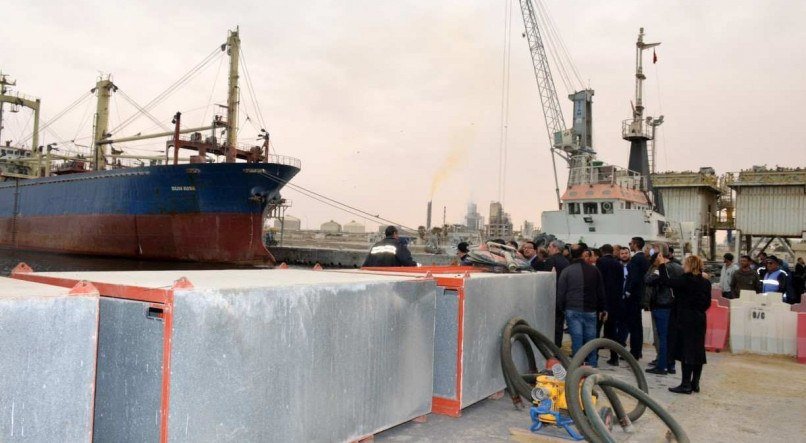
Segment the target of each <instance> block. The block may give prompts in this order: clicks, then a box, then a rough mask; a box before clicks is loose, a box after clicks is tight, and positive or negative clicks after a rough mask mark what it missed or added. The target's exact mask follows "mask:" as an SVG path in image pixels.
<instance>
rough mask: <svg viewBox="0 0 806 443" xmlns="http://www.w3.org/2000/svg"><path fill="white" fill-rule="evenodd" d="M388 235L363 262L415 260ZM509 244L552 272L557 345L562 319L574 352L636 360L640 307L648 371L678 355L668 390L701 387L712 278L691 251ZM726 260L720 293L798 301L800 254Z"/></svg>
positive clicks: (635, 243)
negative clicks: (646, 326) (602, 348)
mask: <svg viewBox="0 0 806 443" xmlns="http://www.w3.org/2000/svg"><path fill="white" fill-rule="evenodd" d="M385 234H386V238H385V239H383V240H381V241H380V242H378V243H376V244H375V245H373V247H372V249H371V250H370V253H369V254H368V256H367V259H366V261H365V263H364V266H365V267H367V266H417V263H416V262H415V261H414V260H413V259H412V257H411V253H410V252H409V250H408V248H406V246H405V244H403V243H401V242H400V240H399V238H398V233H397V229H396V228H395V227H394V226H389V227H388V228H387V229H386V233H385ZM498 242H500V243H501V244H505V242H504V241H503V240H500V241H498ZM507 246H509V247H511V249H513V250H517V253H518V254H519V258H523V259H524V260H526V261H527V262H528V263H529V265H530V266H531V268H532V269H534V270H535V271H554V272H555V273H556V278H557V297H556V311H555V314H556V315H555V325H554V326H555V327H554V331H555V332H554V342H555V344H556V345H557V346H558V347H561V346H562V344H563V343H562V341H563V333H564V331H565V330H566V325H567V331H568V333H569V335H570V336H571V349H572V352H573V353H574V354H576V353H577V351H578V350H579V349H580V348H582V346H584V345H585V343H587V342H589V341H591V340H593V339H594V338H597V337H600V336H604V337H605V338H608V339H611V340H613V341H615V342H617V343H619V344H621V345H622V346H625V347H629V352H630V354H632V356H633V357H635V359H636V360H641V359H642V358H643V353H642V349H643V344H644V337H643V335H644V333H643V324H642V311H650V312H651V318H652V331H653V337H654V343H653V345H654V347H655V351H656V356H657V357H656V359H655V360H653V361H651V362H649V363H648V365H647V368H646V369H645V370H646V372H648V373H651V374H656V375H667V374H676V373H677V369H676V362H678V361H679V362H680V364H681V367H680V369H681V371H682V374H681V375H682V380H681V383H680V385H679V386H675V387H672V388H669V390H670V391H672V392H675V393H680V394H691V393H692V392H699V391H700V377H701V375H702V368H703V365H704V364H705V363H706V356H705V332H706V314H705V313H706V311H707V310H708V308H709V307H710V306H711V282H710V280H709V276H708V275H707V274H706V273H705V271H704V262H703V260H702V259H701V258H700V257H698V256H696V255H689V256H686V257H685V258H684V259H683V261H682V262H680V261H678V260H677V259H676V258H675V256H674V250H673V249H672V247H670V246H668V245H667V244H664V243H659V244H647V243H646V242H645V241H644V239H643V238H641V237H633V238H632V239H631V240H630V241H629V243H628V244H627V246H621V245H610V244H605V245H602V247H601V248H598V249H597V248H590V247H588V245H586V244H585V243H575V244H569V245H566V244H564V243H563V242H562V241H560V240H554V241H551V242H550V243H548V245H547V246H546V247H538V246H537V245H536V244H535V243H534V242H532V241H525V242H523V243H521V244H520V245H519V244H518V243H517V242H514V241H512V242H510V243H508V244H507ZM469 253H470V249H469V245H468V244H467V243H466V242H462V243H459V244H458V246H457V252H456V254H457V262H456V264H459V265H470V264H472V262H471V260H470V255H469ZM723 263H724V265H723V267H722V272H721V274H720V280H719V286H720V288H721V289H722V294H723V296H724V297H726V298H729V299H730V298H737V297H739V294H740V293H741V291H745V290H751V291H755V292H780V293H782V294H784V301H786V302H788V303H800V301H801V294H803V293H804V287H805V286H806V284H804V282H805V281H806V265H805V264H804V261H803V258H798V261H797V264H796V266H795V271H794V272H793V273H791V274H790V272H788V270H789V265H788V264H787V263H786V262H784V261H783V260H781V259H779V258H777V257H776V256H774V255H769V256H767V255H766V254H765V253H763V252H762V253H760V254H759V255H758V257H757V260H755V261H754V260H753V259H752V258H751V257H750V256H748V255H743V256H741V257H740V258H739V262H738V263H735V262H734V256H733V254H731V253H727V254H725V255H724V256H723ZM585 364H587V365H589V366H592V367H597V366H598V364H599V362H598V352H596V351H594V352H591V353H590V354H589V355H587V356H586V357H585ZM607 364H609V365H612V366H618V365H619V356H618V355H617V354H616V353H615V352H612V351H611V353H610V358H609V359H608V360H607Z"/></svg>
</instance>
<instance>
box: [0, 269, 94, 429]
mask: <svg viewBox="0 0 806 443" xmlns="http://www.w3.org/2000/svg"><path fill="white" fill-rule="evenodd" d="M97 343H98V296H97V293H95V294H93V293H92V291H85V292H84V293H83V294H77V295H71V294H70V290H69V289H68V288H60V287H54V286H47V285H43V284H38V283H30V282H25V281H20V280H14V279H10V278H2V277H0V356H2V358H0V441H3V442H17V441H25V442H52V441H54V442H55V441H64V442H67V441H70V442H80V441H84V442H89V441H90V440H91V439H92V411H93V393H94V390H95V356H96V352H97Z"/></svg>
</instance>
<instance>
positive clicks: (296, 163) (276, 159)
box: [266, 154, 302, 169]
mask: <svg viewBox="0 0 806 443" xmlns="http://www.w3.org/2000/svg"><path fill="white" fill-rule="evenodd" d="M266 163H274V164H277V165H286V166H293V167H295V168H297V169H302V161H300V159H298V158H294V157H289V156H287V155H277V154H269V156H268V158H266Z"/></svg>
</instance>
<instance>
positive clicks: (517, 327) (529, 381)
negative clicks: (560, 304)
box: [501, 318, 689, 443]
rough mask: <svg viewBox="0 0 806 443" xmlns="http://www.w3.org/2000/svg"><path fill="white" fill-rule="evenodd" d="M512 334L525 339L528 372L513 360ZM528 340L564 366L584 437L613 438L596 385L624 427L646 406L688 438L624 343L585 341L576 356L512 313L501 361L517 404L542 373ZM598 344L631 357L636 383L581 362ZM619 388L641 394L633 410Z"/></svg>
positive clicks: (571, 406)
mask: <svg viewBox="0 0 806 443" xmlns="http://www.w3.org/2000/svg"><path fill="white" fill-rule="evenodd" d="M514 340H517V341H518V342H519V343H521V345H522V347H523V348H524V350H525V353H526V357H527V358H528V360H529V372H528V373H526V374H522V373H520V371H519V370H518V368H517V367H516V366H515V362H514V361H513V360H512V342H513V341H514ZM530 344H531V345H534V348H536V349H537V350H538V352H540V354H541V355H542V356H543V357H544V358H545V359H546V360H548V359H549V358H555V359H557V360H558V361H559V362H560V364H561V365H562V366H563V367H564V368H565V369H566V372H567V375H566V379H565V397H566V401H567V402H568V413H569V415H571V418H572V419H573V420H574V424H575V425H576V427H577V429H578V430H579V431H580V433H581V434H582V435H583V436H584V437H585V439H586V440H588V441H590V442H594V443H605V442H606V443H610V442H614V441H615V440H614V438H613V436H612V435H611V434H610V431H609V430H608V429H607V427H606V426H605V424H604V422H603V421H602V418H601V417H600V416H599V414H598V413H597V412H596V410H595V407H594V406H593V405H594V402H593V390H594V388H595V387H596V386H599V387H600V388H601V389H602V391H603V392H604V394H605V396H607V398H608V400H609V401H610V404H611V406H612V407H613V411H614V412H615V415H616V417H617V418H618V420H619V423H620V424H621V426H622V427H623V428H624V429H625V430H628V431H629V430H631V426H632V422H634V421H635V420H638V418H639V417H641V415H643V413H644V411H646V408H647V407H649V409H651V410H652V411H653V412H654V413H655V414H656V415H657V416H658V417H659V418H660V419H661V420H662V421H663V422H664V423H665V424H666V426H668V427H669V429H670V431H671V433H672V435H674V437H675V438H676V439H677V441H678V442H684V443H688V442H689V439H688V436H687V435H686V433H685V431H684V430H683V428H682V427H681V426H680V424H679V423H677V421H675V419H674V418H673V417H672V416H671V415H670V414H669V413H668V412H667V411H666V410H664V409H663V408H662V407H661V406H660V405H659V404H658V403H657V402H656V401H654V400H653V399H652V398H651V397H649V386H648V385H647V381H646V377H645V376H644V371H642V370H641V367H640V365H639V364H638V361H636V360H635V358H634V357H633V356H632V355H631V354H630V353H629V352H628V351H627V350H626V349H625V348H624V347H623V346H621V345H620V344H618V343H616V342H614V341H612V340H608V339H604V338H598V339H595V340H592V341H590V342H588V343H586V344H585V346H583V347H582V348H581V349H580V350H579V351H578V352H577V353H576V355H575V356H574V358H573V359H571V360H569V359H568V357H567V356H566V355H565V354H564V353H563V352H562V351H561V350H560V349H559V348H558V347H557V346H556V345H555V344H554V342H553V341H552V340H550V339H549V338H548V337H546V336H545V335H543V334H541V333H540V332H538V331H537V330H536V329H534V328H532V327H531V326H529V324H528V323H527V322H526V321H525V320H523V319H521V318H513V319H511V320H510V321H509V322H507V324H506V326H505V327H504V336H503V340H502V343H501V367H502V370H503V374H504V380H505V381H506V385H507V392H508V393H509V395H510V397H511V398H512V401H513V403H514V404H515V405H516V406H520V405H522V404H523V403H522V401H521V398H524V399H526V402H527V403H531V402H532V388H533V387H534V383H535V378H536V377H537V374H538V371H537V363H538V362H537V361H536V360H535V355H534V352H533V350H532V346H531V345H530ZM600 348H606V349H610V350H612V351H614V352H616V353H617V354H618V355H619V356H621V357H622V358H623V359H624V360H626V361H627V363H628V364H629V366H630V369H631V371H632V372H633V374H634V375H635V380H636V383H637V385H638V386H637V387H636V386H633V385H631V384H629V383H627V382H624V381H621V380H618V379H615V378H613V377H611V376H608V375H605V374H602V373H599V372H598V371H597V370H596V369H593V368H590V367H584V366H583V367H581V365H582V362H583V361H584V360H585V356H586V355H588V354H589V353H590V352H593V351H597V350H598V349H600ZM583 380H584V381H585V383H584V384H583V383H582V382H583ZM616 391H621V392H623V393H624V394H627V395H628V396H630V397H633V398H635V399H636V400H637V404H636V406H635V408H633V410H632V411H630V412H629V413H628V412H626V411H625V410H624V406H623V405H622V403H621V401H620V400H619V397H618V394H617V393H616ZM583 405H584V408H583Z"/></svg>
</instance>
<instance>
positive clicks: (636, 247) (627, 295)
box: [624, 237, 649, 360]
mask: <svg viewBox="0 0 806 443" xmlns="http://www.w3.org/2000/svg"><path fill="white" fill-rule="evenodd" d="M643 249H644V239H643V238H641V237H633V238H632V240H631V241H630V250H631V251H633V252H634V254H633V256H632V258H631V259H630V263H629V264H628V265H627V281H626V282H625V284H624V307H625V313H624V320H625V322H626V323H627V329H628V330H629V332H630V354H632V355H633V357H635V359H636V360H639V359H640V358H641V356H642V354H641V348H643V346H644V327H643V325H642V324H641V300H642V299H643V298H644V277H645V276H646V273H647V271H648V270H649V260H647V258H646V255H645V254H644V252H643Z"/></svg>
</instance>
